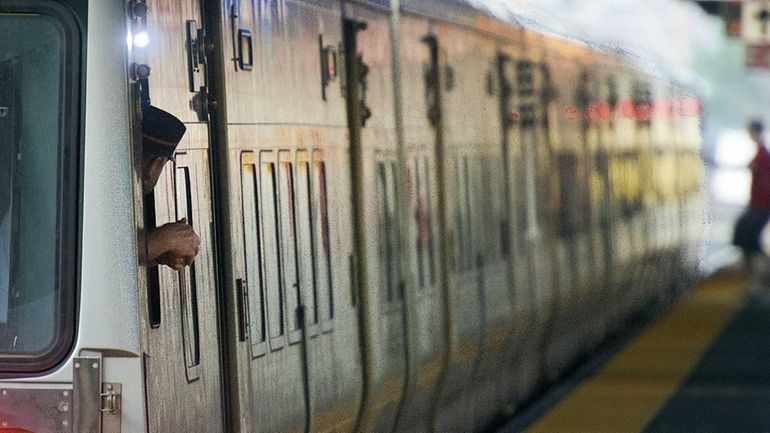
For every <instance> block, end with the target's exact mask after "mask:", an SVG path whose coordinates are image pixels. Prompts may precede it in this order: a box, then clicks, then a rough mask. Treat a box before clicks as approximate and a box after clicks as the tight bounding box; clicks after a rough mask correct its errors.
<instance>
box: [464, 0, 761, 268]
mask: <svg viewBox="0 0 770 433" xmlns="http://www.w3.org/2000/svg"><path fill="white" fill-rule="evenodd" d="M475 1H476V2H477V4H478V5H479V6H481V7H485V8H487V9H489V10H490V11H491V12H492V13H494V14H495V15H498V16H506V17H509V19H510V17H512V16H513V15H512V13H511V11H513V10H516V11H517V12H518V13H517V15H516V16H515V17H514V19H518V20H525V21H527V23H528V24H531V25H535V26H536V27H539V28H541V29H542V30H544V31H547V32H551V33H555V34H559V35H562V36H566V37H569V38H573V39H579V40H583V41H586V42H589V43H592V44H597V45H601V46H604V47H606V48H608V49H611V50H615V51H619V52H623V53H625V54H626V55H627V56H628V57H629V58H631V59H633V60H634V61H636V62H638V63H639V64H640V66H643V67H645V68H651V69H654V70H658V71H659V72H661V73H662V74H665V75H666V76H668V77H671V78H672V79H673V80H674V81H676V82H677V83H678V84H680V85H682V86H684V87H686V88H689V89H692V90H694V91H695V92H696V93H697V94H698V95H700V96H701V98H703V101H704V105H705V116H704V120H703V125H702V128H703V136H704V143H703V154H702V157H703V159H704V161H705V162H706V164H707V166H708V176H707V179H706V182H707V185H706V187H707V189H708V192H709V201H710V209H711V212H710V218H709V221H704V224H708V225H709V226H710V228H711V230H710V231H711V236H710V239H709V242H708V243H707V245H706V246H705V251H704V258H703V267H704V268H705V270H713V269H715V268H718V267H722V266H725V265H727V264H730V263H733V262H735V261H737V260H738V259H739V258H740V254H739V251H738V250H737V249H735V248H734V247H732V246H731V245H730V239H731V236H732V227H733V224H734V221H735V219H736V218H737V215H738V214H739V213H740V211H741V210H742V209H743V207H744V206H745V205H746V203H747V201H748V195H749V184H750V180H751V176H750V173H749V171H748V169H747V167H746V165H747V164H748V162H749V161H750V160H751V158H752V157H753V155H754V148H753V144H752V142H751V141H750V139H749V137H748V134H747V133H746V124H747V122H748V121H749V119H751V118H760V119H763V120H764V121H765V123H768V120H770V69H766V68H765V67H763V66H764V65H756V64H754V65H752V66H747V64H749V63H751V62H750V61H749V57H750V56H751V54H750V53H749V52H748V49H747V42H746V40H745V38H742V37H741V7H742V2H740V1H730V0H723V1H691V0H644V1H641V0H590V1H586V0H475ZM522 15H523V17H522ZM766 237H767V236H765V238H766Z"/></svg>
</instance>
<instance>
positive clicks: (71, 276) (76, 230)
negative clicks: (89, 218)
mask: <svg viewBox="0 0 770 433" xmlns="http://www.w3.org/2000/svg"><path fill="white" fill-rule="evenodd" d="M19 13H28V14H35V15H44V16H46V17H47V18H48V19H51V20H52V21H53V22H54V23H55V24H56V25H58V26H59V30H60V31H61V36H62V43H63V51H62V52H61V63H60V67H61V78H60V85H61V95H62V96H61V101H60V103H61V105H60V109H61V112H60V116H61V122H60V124H59V137H61V141H60V142H59V143H58V146H57V147H58V150H59V155H58V156H57V163H58V167H57V179H58V184H57V199H56V201H57V203H56V212H57V216H56V235H57V241H56V275H55V280H54V281H55V286H54V287H55V291H56V292H55V293H56V296H55V299H56V305H55V309H56V314H55V315H54V317H53V320H54V334H53V338H52V340H51V342H50V344H49V345H48V346H46V348H44V349H43V350H41V351H40V352H39V353H35V354H10V353H1V352H0V379H1V378H7V377H25V376H39V375H43V374H46V373H48V372H50V371H51V370H53V369H55V368H56V367H58V366H60V365H61V364H62V363H64V362H65V361H66V360H67V359H68V356H69V354H70V353H71V352H72V350H73V348H74V344H75V338H76V335H77V325H78V315H79V294H80V281H79V278H78V275H79V272H78V270H79V268H80V263H81V256H80V254H81V250H80V242H81V233H82V230H81V224H80V218H81V215H80V207H81V203H82V188H81V185H82V177H83V173H82V162H81V158H82V154H83V152H82V146H83V128H82V122H83V113H82V105H81V100H82V98H83V89H84V88H85V86H84V85H83V78H82V76H81V72H82V71H83V70H85V68H84V55H83V51H84V50H83V43H84V40H85V39H84V38H83V34H82V30H81V27H80V24H79V21H78V19H77V17H76V16H75V14H74V11H72V10H71V9H69V8H68V7H66V6H64V5H62V4H59V3H56V2H52V1H44V0H24V1H13V0H12V1H9V2H4V3H3V4H0V15H2V14H19Z"/></svg>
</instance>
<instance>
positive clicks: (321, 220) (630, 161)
mask: <svg viewBox="0 0 770 433" xmlns="http://www.w3.org/2000/svg"><path fill="white" fill-rule="evenodd" d="M0 82H2V83H3V84H2V86H0V152H2V153H3V155H2V158H0V164H2V166H3V167H2V170H0V194H1V195H0V217H2V224H1V225H0V253H1V254H2V255H0V284H2V285H0V432H4V433H9V432H26V433H29V432H34V433H52V432H66V433H72V432H74V433H92V432H103V433H115V432H123V433H139V432H143V433H182V432H200V433H219V432H232V433H251V432H311V431H312V432H340V433H341V432H471V431H483V430H484V429H485V428H487V427H489V426H491V425H494V424H495V423H496V422H498V421H499V420H501V419H505V418H507V417H511V416H515V415H516V414H517V413H519V412H520V410H521V408H522V407H523V406H524V405H525V404H527V402H529V401H530V400H531V399H532V398H533V396H535V395H537V394H538V393H540V392H541V391H542V390H543V389H547V387H548V386H549V385H550V384H553V383H555V382H556V381H558V380H559V378H560V377H562V376H563V375H564V374H565V373H567V372H569V371H570V369H571V368H573V367H574V366H575V365H576V362H578V361H579V360H580V359H582V358H583V357H585V356H588V355H590V354H591V353H593V352H594V351H595V350H596V349H597V348H598V347H600V346H601V345H602V344H603V342H604V341H606V340H607V338H609V337H611V336H614V335H618V334H620V333H622V332H623V330H624V329H626V327H627V325H628V323H629V321H631V320H633V319H635V318H638V317H640V315H644V314H649V313H650V312H651V311H662V310H663V309H665V308H666V307H667V306H669V305H671V304H672V303H673V302H675V301H676V300H677V299H678V298H679V297H681V296H682V295H683V294H684V293H686V292H687V290H688V288H689V287H691V285H692V283H693V282H694V281H695V280H696V279H697V278H698V277H699V260H700V251H701V245H702V241H703V239H704V229H705V224H706V222H707V211H706V208H705V204H704V198H703V191H702V190H703V188H702V184H703V171H704V169H703V163H702V160H701V155H700V149H701V131H700V120H701V118H702V115H703V107H702V104H701V102H700V99H699V98H698V96H697V94H695V93H694V92H692V91H690V90H688V88H687V87H685V86H682V85H679V84H677V83H676V82H674V81H673V80H671V79H669V78H668V77H666V76H665V75H664V74H662V73H660V72H658V71H656V70H654V69H653V68H646V67H642V66H640V64H639V62H638V61H635V60H634V58H633V56H629V55H627V54H626V53H624V52H623V51H622V50H619V49H615V48H612V47H604V46H597V45H593V44H590V43H586V42H582V41H579V40H575V39H570V38H565V37H563V36H560V35H556V34H551V33H548V32H547V31H545V30H543V29H542V28H539V27H537V26H534V25H531V24H527V21H526V20H524V19H521V20H520V19H516V17H515V16H513V15H512V16H510V17H497V16H494V15H492V14H490V13H489V12H488V11H486V10H484V9H482V8H480V7H478V6H477V4H476V3H473V2H466V1H461V0H444V1H440V0H401V1H399V0H219V1H213V0H212V1H199V0H127V1H87V0H23V1H22V0H0ZM150 104H151V105H153V106H156V107H159V108H161V109H163V110H166V111H168V112H170V113H172V114H173V115H174V116H176V117H178V118H179V119H181V120H182V122H184V124H185V126H186V128H187V133H186V134H185V136H184V138H183V140H182V142H181V143H180V145H179V147H178V148H177V149H176V154H175V158H174V159H175V161H174V162H173V164H169V165H168V166H167V167H166V168H165V169H164V171H163V174H162V177H161V178H160V180H159V182H158V185H157V186H156V187H155V189H154V191H153V192H152V193H151V194H149V195H145V194H144V193H143V191H142V187H141V183H142V179H141V147H142V139H141V121H142V120H141V118H142V107H143V106H147V105H150ZM182 218H185V219H186V221H187V222H188V223H189V224H191V225H192V226H193V228H194V230H195V231H196V233H197V234H198V236H199V237H200V240H201V246H200V252H199V254H198V256H197V258H196V259H195V261H194V263H193V264H192V265H190V266H189V267H186V268H185V269H183V270H182V271H174V270H172V269H171V268H168V267H165V266H156V267H154V266H150V265H149V264H148V263H147V261H146V260H145V259H143V257H144V255H145V254H144V251H145V250H146V242H147V241H146V234H147V233H148V232H149V231H150V230H152V229H153V227H155V226H160V225H162V224H164V223H167V222H170V221H178V220H180V219H182ZM3 289H4V290H3Z"/></svg>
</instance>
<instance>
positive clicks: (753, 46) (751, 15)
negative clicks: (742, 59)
mask: <svg viewBox="0 0 770 433" xmlns="http://www.w3.org/2000/svg"><path fill="white" fill-rule="evenodd" d="M741 30H742V32H743V40H744V41H745V42H746V66H748V67H750V68H762V69H770V0H746V1H745V2H744V3H743V11H742V14H741Z"/></svg>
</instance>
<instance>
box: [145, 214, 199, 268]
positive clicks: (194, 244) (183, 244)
mask: <svg viewBox="0 0 770 433" xmlns="http://www.w3.org/2000/svg"><path fill="white" fill-rule="evenodd" d="M200 245H201V240H200V238H199V237H198V235H197V234H195V230H193V228H192V226H190V225H189V224H187V219H186V218H182V219H181V220H179V221H177V222H175V223H168V224H164V225H162V226H160V227H158V228H157V229H155V230H153V231H152V233H150V235H149V236H148V239H147V256H148V259H149V261H150V263H153V262H155V263H158V264H161V265H166V266H168V267H170V268H172V269H174V270H175V271H181V270H182V269H184V267H185V266H189V265H191V264H192V262H193V261H194V260H195V257H196V256H197V255H198V251H199V250H200Z"/></svg>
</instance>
